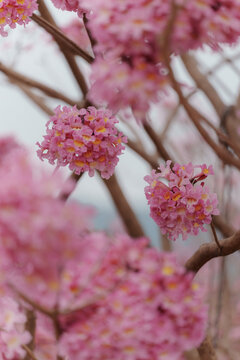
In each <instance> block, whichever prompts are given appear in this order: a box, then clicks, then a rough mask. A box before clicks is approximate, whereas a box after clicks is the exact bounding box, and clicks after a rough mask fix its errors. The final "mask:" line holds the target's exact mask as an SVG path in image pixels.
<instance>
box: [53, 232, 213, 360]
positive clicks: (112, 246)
mask: <svg viewBox="0 0 240 360" xmlns="http://www.w3.org/2000/svg"><path fill="white" fill-rule="evenodd" d="M88 243H89V245H90V249H89V255H88V257H89V256H90V255H91V256H90V257H89V259H91V260H90V261H89V260H87V258H86V261H84V262H83V264H81V262H80V263H79V264H77V263H76V264H75V271H74V272H73V268H72V271H66V272H65V274H64V279H65V280H64V281H65V286H66V287H69V289H72V297H73V298H74V296H75V297H77V296H78V297H79V300H80V299H81V298H82V309H81V306H80V303H79V306H78V309H79V310H78V311H77V312H73V314H72V315H71V314H69V315H68V316H67V317H66V316H65V318H64V319H62V329H64V334H63V336H62V337H61V339H60V344H59V350H60V354H61V355H62V356H63V357H64V356H66V358H69V359H71V360H78V359H79V354H81V359H82V360H92V359H93V358H94V359H95V360H101V359H103V358H104V359H106V360H111V359H116V360H120V359H133V360H134V359H146V360H148V359H153V360H157V359H163V358H164V359H166V360H167V359H169V360H170V359H171V360H173V359H176V360H180V359H182V357H181V356H182V353H183V351H185V350H188V349H191V348H192V347H194V346H198V344H199V343H200V342H201V340H202V339H203V336H204V331H205V327H206V316H207V311H206V307H205V305H203V303H202V298H203V292H202V289H201V288H200V287H199V285H198V284H196V283H193V275H192V274H191V273H186V271H185V269H184V267H182V266H180V265H179V264H178V263H177V261H176V258H175V256H174V255H173V254H167V253H162V252H159V251H158V250H157V249H154V248H149V247H148V242H147V241H146V239H139V240H138V241H133V240H132V239H130V238H129V237H127V236H119V237H117V238H115V239H114V240H112V241H110V239H107V237H106V236H103V235H102V236H100V237H99V235H97V234H96V237H95V235H94V234H92V235H91V236H90V238H89V240H88ZM94 243H95V246H93V245H94ZM101 243H102V245H104V243H105V251H104V254H105V255H104V256H103V254H102V250H104V247H102V246H100V244H101ZM106 245H107V247H106ZM99 250H100V252H99ZM94 257H96V259H101V261H99V262H98V264H99V265H98V267H97V269H96V270H95V272H94V273H92V267H93V266H94V263H95V262H94ZM95 266H96V265H95ZM77 267H79V270H77ZM69 270H70V269H69ZM91 273H92V276H91V277H90V278H88V279H90V280H88V281H86V274H90V275H91ZM74 274H75V275H74ZM83 284H85V287H84V286H83ZM85 291H86V294H89V295H91V293H92V299H91V296H90V297H89V300H88V301H86V300H87V299H86V298H85V297H86V294H85ZM94 292H95V293H96V294H97V293H99V295H100V297H99V296H96V294H95V295H94ZM69 293H70V292H69ZM94 300H95V301H94ZM70 303H71V302H70ZM84 304H85V307H84ZM86 304H89V305H86Z"/></svg>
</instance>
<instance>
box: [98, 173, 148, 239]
mask: <svg viewBox="0 0 240 360" xmlns="http://www.w3.org/2000/svg"><path fill="white" fill-rule="evenodd" d="M103 181H104V183H105V185H106V186H107V188H108V190H109V192H110V194H111V196H112V199H113V201H114V204H115V206H116V208H117V210H118V212H119V213H120V215H121V218H122V220H123V222H124V224H125V226H126V229H127V231H128V233H129V235H130V236H132V237H133V238H138V237H141V236H145V235H144V232H143V229H142V227H141V225H140V223H139V221H138V220H137V218H136V216H135V214H134V212H133V210H132V208H131V207H130V205H129V203H128V201H127V199H126V197H125V195H124V193H123V192H122V189H121V187H120V185H119V183H118V181H117V178H116V176H115V174H113V175H112V176H111V177H110V179H108V180H106V179H103Z"/></svg>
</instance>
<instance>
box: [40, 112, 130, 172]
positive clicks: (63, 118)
mask: <svg viewBox="0 0 240 360" xmlns="http://www.w3.org/2000/svg"><path fill="white" fill-rule="evenodd" d="M116 123H118V121H117V119H116V118H115V117H113V116H112V113H111V112H110V111H108V110H103V109H102V110H97V109H96V108H94V107H88V108H87V109H80V110H78V109H77V107H76V106H74V107H73V108H70V107H67V106H64V107H63V109H61V107H60V106H58V107H57V108H56V109H55V115H54V116H52V117H51V119H50V121H49V122H48V123H47V135H45V136H44V140H43V142H42V143H41V144H39V143H38V145H39V147H40V149H39V150H38V152H37V153H38V156H39V157H40V159H41V160H43V159H48V161H49V162H50V164H54V163H55V162H57V166H65V165H69V169H70V170H72V171H73V172H75V173H76V174H80V173H81V172H84V171H88V173H89V175H90V176H93V175H94V170H99V171H100V173H101V175H102V177H103V178H106V179H108V178H109V177H110V176H111V175H112V174H113V172H114V169H115V166H116V165H117V163H118V156H119V155H121V153H122V151H123V150H124V148H125V147H124V146H123V144H122V143H126V141H127V139H126V137H125V136H123V134H122V133H120V132H118V130H117V128H116V127H115V124H116Z"/></svg>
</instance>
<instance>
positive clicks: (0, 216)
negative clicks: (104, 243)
mask: <svg viewBox="0 0 240 360" xmlns="http://www.w3.org/2000/svg"><path fill="white" fill-rule="evenodd" d="M0 153H1V148H0ZM0 178H1V187H0V239H1V241H0V254H1V262H0V275H2V274H4V275H3V276H0V280H1V282H2V281H3V282H7V283H11V284H12V285H14V286H16V284H17V287H18V289H19V290H21V291H22V292H24V293H28V294H31V296H32V298H33V299H34V300H36V301H37V300H38V299H39V298H40V299H43V301H44V305H45V306H53V305H54V304H55V301H56V293H57V290H58V280H59V269H60V268H61V267H62V266H64V264H65V263H66V262H68V261H72V259H75V258H79V256H80V255H81V246H80V239H81V236H83V235H84V234H85V232H86V231H87V230H89V225H90V220H89V219H90V218H91V215H92V210H91V209H90V208H88V207H82V206H80V205H79V204H77V203H75V202H73V201H71V202H68V203H67V204H65V205H64V206H63V203H62V201H61V200H60V199H58V198H56V195H58V193H59V192H60V190H63V191H67V190H69V188H70V187H71V186H72V184H71V183H68V184H67V187H66V186H65V184H64V183H63V179H60V178H59V175H58V176H57V175H55V176H52V175H49V174H47V173H46V172H43V171H41V169H38V168H36V167H35V166H34V164H33V163H32V161H30V159H29V157H28V156H27V151H26V150H25V149H22V148H19V149H15V150H12V151H10V152H9V154H7V155H5V157H4V158H3V159H2V161H1V166H0Z"/></svg>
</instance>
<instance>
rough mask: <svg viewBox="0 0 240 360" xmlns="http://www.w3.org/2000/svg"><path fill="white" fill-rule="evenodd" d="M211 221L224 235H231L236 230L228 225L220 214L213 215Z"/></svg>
mask: <svg viewBox="0 0 240 360" xmlns="http://www.w3.org/2000/svg"><path fill="white" fill-rule="evenodd" d="M213 223H214V225H215V226H216V228H218V230H219V231H221V233H222V234H223V236H225V237H230V236H232V235H233V233H234V232H235V231H236V230H235V229H234V228H233V227H232V226H231V225H228V224H227V223H226V222H225V220H224V219H223V218H222V216H220V215H218V216H213Z"/></svg>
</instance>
